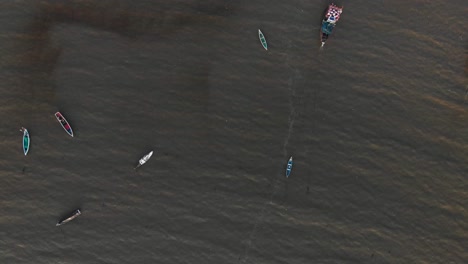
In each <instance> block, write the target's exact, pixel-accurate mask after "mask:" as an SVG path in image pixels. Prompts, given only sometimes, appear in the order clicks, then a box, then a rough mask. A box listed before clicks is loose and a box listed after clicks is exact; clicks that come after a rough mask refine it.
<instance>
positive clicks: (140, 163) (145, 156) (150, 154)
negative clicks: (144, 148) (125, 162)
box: [135, 151, 153, 170]
mask: <svg viewBox="0 0 468 264" xmlns="http://www.w3.org/2000/svg"><path fill="white" fill-rule="evenodd" d="M151 156H153V151H150V153H148V154H146V155H144V156H143V157H142V158H141V159H140V160H139V161H138V165H137V166H136V167H135V170H136V169H137V168H138V167H140V166H142V165H143V164H145V163H146V162H147V161H148V160H149V159H150V158H151Z"/></svg>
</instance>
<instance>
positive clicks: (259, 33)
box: [258, 29, 268, 50]
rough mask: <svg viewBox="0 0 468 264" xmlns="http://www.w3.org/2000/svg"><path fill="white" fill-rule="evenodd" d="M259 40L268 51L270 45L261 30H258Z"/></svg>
mask: <svg viewBox="0 0 468 264" xmlns="http://www.w3.org/2000/svg"><path fill="white" fill-rule="evenodd" d="M258 38H259V39H260V43H262V46H263V47H264V48H265V49H266V50H268V44H267V42H266V39H265V36H264V35H263V33H262V31H261V30H260V29H259V30H258Z"/></svg>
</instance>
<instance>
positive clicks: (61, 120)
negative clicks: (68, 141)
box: [55, 112, 73, 137]
mask: <svg viewBox="0 0 468 264" xmlns="http://www.w3.org/2000/svg"><path fill="white" fill-rule="evenodd" d="M55 118H57V120H58V121H59V123H60V125H62V127H63V129H64V130H65V131H66V132H67V133H68V135H70V136H72V137H73V130H72V128H71V126H70V124H69V123H68V121H67V120H66V119H65V117H64V116H63V115H62V114H61V113H60V112H57V113H55Z"/></svg>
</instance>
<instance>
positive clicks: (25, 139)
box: [22, 128, 31, 156]
mask: <svg viewBox="0 0 468 264" xmlns="http://www.w3.org/2000/svg"><path fill="white" fill-rule="evenodd" d="M22 131H23V153H24V155H25V156H26V155H28V152H29V144H30V143H31V139H30V137H29V132H28V130H27V129H26V128H22Z"/></svg>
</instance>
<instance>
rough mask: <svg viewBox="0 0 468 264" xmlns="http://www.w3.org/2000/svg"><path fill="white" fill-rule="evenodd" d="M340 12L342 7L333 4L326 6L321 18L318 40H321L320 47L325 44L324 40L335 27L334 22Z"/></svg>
mask: <svg viewBox="0 0 468 264" xmlns="http://www.w3.org/2000/svg"><path fill="white" fill-rule="evenodd" d="M342 12H343V7H338V6H336V5H335V4H331V5H329V6H328V9H327V13H326V14H325V17H324V18H323V20H322V27H321V28H320V41H322V47H323V46H324V45H325V42H326V41H327V39H328V37H329V36H330V35H331V33H332V31H333V29H334V28H335V25H336V22H338V20H339V19H340V15H341V13H342Z"/></svg>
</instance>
